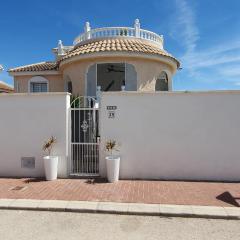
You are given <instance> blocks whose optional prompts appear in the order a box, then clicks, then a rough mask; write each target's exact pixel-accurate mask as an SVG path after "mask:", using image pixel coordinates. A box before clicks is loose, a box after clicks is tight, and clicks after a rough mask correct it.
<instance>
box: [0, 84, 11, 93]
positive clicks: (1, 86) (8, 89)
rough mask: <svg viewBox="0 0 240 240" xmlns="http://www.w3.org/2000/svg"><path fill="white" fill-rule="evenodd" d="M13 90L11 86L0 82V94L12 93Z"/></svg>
mask: <svg viewBox="0 0 240 240" xmlns="http://www.w3.org/2000/svg"><path fill="white" fill-rule="evenodd" d="M13 91H14V89H13V87H12V86H10V85H8V84H7V83H5V82H3V81H0V93H1V92H6V93H7V92H13Z"/></svg>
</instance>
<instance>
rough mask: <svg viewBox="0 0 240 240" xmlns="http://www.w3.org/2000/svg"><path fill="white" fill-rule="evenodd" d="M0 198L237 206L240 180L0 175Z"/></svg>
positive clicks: (239, 195)
mask: <svg viewBox="0 0 240 240" xmlns="http://www.w3.org/2000/svg"><path fill="white" fill-rule="evenodd" d="M0 198H14V199H21V198H23V199H55V200H79V201H111V202H114V201H115V202H138V203H160V204H184V205H209V206H236V207H237V206H239V205H238V203H239V204H240V183H209V182H180V181H178V182H177V181H140V180H139V181H137V180H121V181H119V182H118V183H114V184H113V183H107V182H106V181H105V180H103V179H97V180H91V179H58V180H56V181H52V182H47V181H44V180H42V179H29V178H22V179H13V178H0Z"/></svg>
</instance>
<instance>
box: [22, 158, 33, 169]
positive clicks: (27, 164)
mask: <svg viewBox="0 0 240 240" xmlns="http://www.w3.org/2000/svg"><path fill="white" fill-rule="evenodd" d="M21 168H30V169H34V168H35V157H22V158H21Z"/></svg>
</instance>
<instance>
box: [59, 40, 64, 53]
mask: <svg viewBox="0 0 240 240" xmlns="http://www.w3.org/2000/svg"><path fill="white" fill-rule="evenodd" d="M64 54H65V53H64V47H63V44H62V40H58V56H62V55H64Z"/></svg>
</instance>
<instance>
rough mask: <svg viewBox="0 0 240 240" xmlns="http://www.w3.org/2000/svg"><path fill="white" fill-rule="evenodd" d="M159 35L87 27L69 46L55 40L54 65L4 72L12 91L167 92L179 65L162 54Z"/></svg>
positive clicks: (136, 27) (137, 29) (134, 29)
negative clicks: (12, 79) (12, 82)
mask: <svg viewBox="0 0 240 240" xmlns="http://www.w3.org/2000/svg"><path fill="white" fill-rule="evenodd" d="M163 43H164V41H163V36H162V35H158V34H156V33H153V32H151V31H148V30H143V29H141V28H140V22H139V20H138V19H136V20H135V24H134V27H106V28H96V29H91V27H90V24H89V23H88V22H87V23H86V25H85V28H84V33H82V34H80V35H79V36H78V37H76V39H75V40H74V42H73V45H72V46H64V45H63V44H62V41H61V40H59V42H58V47H57V48H53V50H52V51H53V53H54V54H55V61H52V62H48V61H46V62H40V63H35V64H30V65H26V66H21V67H17V68H12V69H9V74H10V75H11V76H13V77H14V90H15V92H19V93H26V92H70V93H72V94H73V95H81V96H96V91H97V89H99V90H101V91H121V90H125V91H145V92H146V91H171V90H172V77H173V75H174V74H175V73H176V70H177V69H178V68H179V66H180V63H179V61H178V60H177V59H176V58H174V57H173V56H172V55H170V54H169V53H168V52H167V51H166V50H164V46H163V45H164V44H163Z"/></svg>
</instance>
